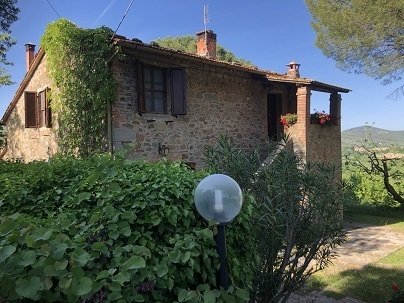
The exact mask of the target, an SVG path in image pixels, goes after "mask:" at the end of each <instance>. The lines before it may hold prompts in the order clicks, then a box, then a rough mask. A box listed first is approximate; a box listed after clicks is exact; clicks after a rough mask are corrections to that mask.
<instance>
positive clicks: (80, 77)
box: [41, 19, 116, 156]
mask: <svg viewBox="0 0 404 303" xmlns="http://www.w3.org/2000/svg"><path fill="white" fill-rule="evenodd" d="M112 34H113V32H112V30H111V29H109V28H106V27H101V28H97V29H82V28H78V27H77V26H76V25H74V24H73V23H72V22H70V21H68V20H66V19H60V20H57V21H55V22H53V23H50V24H49V25H48V27H47V28H46V31H45V33H44V35H43V36H42V40H41V46H42V47H43V48H44V50H45V53H46V62H47V69H48V71H49V74H50V77H51V79H52V82H53V83H52V90H51V108H52V112H53V113H56V116H57V127H56V129H57V135H58V144H59V146H60V150H61V152H62V153H63V154H74V155H79V156H88V155H91V154H93V153H95V152H100V151H103V150H105V147H106V145H107V105H108V102H110V101H112V100H113V98H114V95H115V91H116V89H115V88H116V85H115V82H114V79H113V77H112V72H111V70H110V68H109V67H108V66H107V62H108V60H109V59H110V58H111V56H112V54H113V51H114V47H113V46H112V44H111V37H112Z"/></svg>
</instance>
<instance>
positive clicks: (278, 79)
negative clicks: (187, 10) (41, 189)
mask: <svg viewBox="0 0 404 303" xmlns="http://www.w3.org/2000/svg"><path fill="white" fill-rule="evenodd" d="M113 43H114V44H115V45H117V46H120V48H121V50H122V52H123V53H124V54H125V59H124V60H122V59H120V58H119V57H118V56H116V57H114V58H113V59H112V60H111V61H110V63H109V67H106V68H111V70H112V72H113V75H114V77H115V79H116V82H117V94H116V100H113V102H111V104H110V108H109V109H108V113H106V115H108V125H109V127H108V130H107V131H106V134H105V136H106V137H107V139H108V142H109V146H108V149H109V150H110V151H111V152H115V151H116V150H118V149H121V148H123V147H125V146H127V149H128V152H129V154H130V156H131V157H132V158H135V159H147V160H157V159H160V158H162V157H167V158H169V159H173V160H182V161H184V162H187V163H189V164H190V165H192V166H196V168H199V167H202V166H203V162H202V156H203V151H204V148H205V146H207V145H211V144H213V143H214V142H215V138H216V137H217V136H219V135H221V134H226V135H228V136H229V137H231V138H232V139H233V140H234V142H235V144H237V145H239V146H242V147H244V148H246V149H253V148H257V147H259V146H262V145H263V144H265V142H266V141H267V140H268V139H275V140H276V139H279V138H280V136H281V135H283V134H289V136H290V138H291V140H292V141H293V146H294V148H295V149H296V150H297V151H298V152H299V153H300V154H301V155H302V157H303V159H304V160H305V161H326V162H329V163H333V164H336V165H340V164H341V123H340V121H341V120H340V117H341V93H347V92H349V90H348V89H346V88H342V87H338V86H334V85H330V84H326V83H323V82H319V81H315V80H312V79H308V78H303V77H300V74H299V64H297V63H295V62H291V63H290V64H288V65H287V66H288V70H287V72H286V73H284V74H280V73H274V72H269V71H265V70H261V69H258V68H255V67H246V66H242V65H240V64H235V63H228V62H223V61H220V60H218V59H216V34H215V33H213V32H212V31H207V32H201V33H198V34H197V54H190V53H185V52H181V51H176V50H172V49H167V48H162V47H159V46H157V45H155V44H145V43H142V42H141V41H140V40H138V39H132V40H131V39H127V38H125V37H123V36H118V35H116V36H114V38H113ZM46 65H47V63H46V53H45V52H44V51H43V49H40V50H39V51H38V53H35V46H34V45H32V44H27V45H26V69H27V72H26V75H25V77H24V79H23V80H22V82H21V84H20V86H19V88H18V90H17V92H16V94H15V96H14V98H13V100H12V101H11V103H10V105H9V106H8V108H7V110H6V112H5V113H4V115H3V117H2V120H1V123H2V124H3V125H5V129H6V133H7V144H6V146H5V147H3V148H2V149H0V158H1V159H20V160H23V161H33V160H46V159H48V158H49V157H51V156H52V155H53V154H55V153H56V152H57V151H58V143H57V137H56V132H55V127H56V126H52V125H57V123H52V119H53V120H55V119H56V117H55V115H52V113H51V107H50V106H49V101H48V98H47V91H48V89H54V88H52V87H50V86H51V84H50V83H51V80H50V78H49V75H48V73H47V66H46ZM312 91H319V92H323V93H326V94H328V96H326V97H327V99H329V114H330V116H331V117H332V120H331V121H330V122H331V123H330V125H319V124H313V121H311V120H310V97H311V92H312ZM285 113H296V114H297V116H298V118H297V123H296V124H294V125H293V126H290V127H285V126H283V125H282V124H281V123H280V116H281V114H285ZM88 114H89V115H91V113H88Z"/></svg>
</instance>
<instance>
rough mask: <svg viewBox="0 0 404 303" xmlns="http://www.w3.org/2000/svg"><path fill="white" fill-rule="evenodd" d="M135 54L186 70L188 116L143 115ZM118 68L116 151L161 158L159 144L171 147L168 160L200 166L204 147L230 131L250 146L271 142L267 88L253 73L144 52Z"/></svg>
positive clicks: (153, 62)
mask: <svg viewBox="0 0 404 303" xmlns="http://www.w3.org/2000/svg"><path fill="white" fill-rule="evenodd" d="M134 56H136V58H137V59H138V60H141V61H142V63H144V64H150V65H154V66H159V67H164V68H169V67H184V68H185V69H186V75H187V114H186V115H184V116H178V117H174V116H171V115H170V114H169V113H168V114H143V115H139V114H138V110H137V102H138V101H137V91H136V69H135V66H136V65H135V59H134ZM113 71H114V75H115V78H116V80H117V83H118V93H117V100H116V102H114V103H113V106H112V115H113V117H112V120H113V145H114V149H115V150H116V149H121V148H122V147H123V146H126V147H127V150H128V155H129V157H131V158H140V159H147V160H157V159H159V158H161V155H159V153H158V146H159V144H160V145H165V146H167V147H168V148H169V149H170V150H169V154H168V158H169V159H173V160H174V159H176V160H183V161H185V162H195V163H196V166H197V168H200V167H202V166H203V162H202V157H203V151H204V147H205V146H207V145H211V144H213V143H214V142H215V137H218V136H219V135H222V134H226V135H228V136H230V137H231V138H233V139H234V141H235V143H236V144H237V145H239V146H240V147H243V148H247V149H252V148H256V147H258V146H260V145H262V144H264V143H265V142H266V140H267V136H268V134H267V133H268V131H267V109H266V108H267V104H266V102H267V101H266V100H267V91H266V88H265V86H264V85H263V83H262V82H261V81H260V80H254V79H252V77H251V76H250V74H248V73H245V72H239V71H232V70H229V69H228V68H227V69H224V68H221V67H215V66H211V65H206V64H204V63H199V62H197V63H195V62H189V61H183V60H180V59H174V58H170V60H169V61H168V60H167V61H164V60H161V59H157V58H153V57H147V56H146V55H142V54H141V53H138V54H133V55H132V56H127V58H126V61H125V62H119V61H118V60H117V61H115V62H114V64H113ZM169 108H170V101H169V100H168V109H169Z"/></svg>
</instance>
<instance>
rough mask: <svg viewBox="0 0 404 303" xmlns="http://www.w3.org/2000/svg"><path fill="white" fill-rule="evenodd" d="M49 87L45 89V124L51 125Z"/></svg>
mask: <svg viewBox="0 0 404 303" xmlns="http://www.w3.org/2000/svg"><path fill="white" fill-rule="evenodd" d="M49 92H50V89H46V90H45V126H46V127H48V128H49V127H52V111H51V107H50V98H49V96H50V94H49Z"/></svg>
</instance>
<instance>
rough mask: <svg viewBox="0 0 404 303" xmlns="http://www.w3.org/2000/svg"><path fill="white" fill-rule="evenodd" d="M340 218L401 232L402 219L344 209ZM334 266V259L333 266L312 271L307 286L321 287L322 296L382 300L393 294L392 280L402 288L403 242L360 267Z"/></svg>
mask: <svg viewBox="0 0 404 303" xmlns="http://www.w3.org/2000/svg"><path fill="white" fill-rule="evenodd" d="M344 219H345V220H347V221H348V222H352V221H354V222H356V223H365V224H368V225H373V226H384V227H385V228H386V232H391V233H400V234H401V233H403V234H404V219H403V218H401V219H400V218H391V217H390V218H388V217H382V216H372V215H369V214H360V213H356V212H348V213H347V214H346V215H345V217H344ZM365 253H366V252H365ZM336 267H338V262H336V266H331V267H330V268H327V269H326V270H324V271H321V272H318V273H316V274H315V275H314V276H313V277H311V278H310V280H309V282H308V287H309V288H310V289H320V290H323V291H324V293H325V295H327V296H331V297H335V298H344V297H352V298H355V299H359V300H362V301H364V302H368V303H377V302H386V301H387V300H388V299H389V298H391V296H392V294H393V291H392V289H391V285H392V283H394V282H395V283H397V284H398V285H399V286H400V288H401V289H403V288H404V242H403V245H402V247H401V248H399V249H397V250H395V251H392V252H391V253H389V254H388V255H386V256H384V257H382V258H380V259H378V260H376V261H373V262H372V263H369V264H367V265H365V266H363V267H361V268H355V267H354V266H352V268H348V269H346V270H344V271H339V270H338V268H336Z"/></svg>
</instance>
